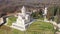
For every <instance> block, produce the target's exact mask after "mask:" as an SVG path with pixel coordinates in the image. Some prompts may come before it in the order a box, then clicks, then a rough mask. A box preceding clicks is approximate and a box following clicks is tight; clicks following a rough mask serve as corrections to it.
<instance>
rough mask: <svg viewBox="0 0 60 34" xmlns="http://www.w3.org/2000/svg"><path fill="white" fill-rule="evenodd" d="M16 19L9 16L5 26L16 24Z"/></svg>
mask: <svg viewBox="0 0 60 34" xmlns="http://www.w3.org/2000/svg"><path fill="white" fill-rule="evenodd" d="M16 19H17V17H14V16H11V17H9V18H8V23H7V25H9V26H11V25H12V23H14V22H16Z"/></svg>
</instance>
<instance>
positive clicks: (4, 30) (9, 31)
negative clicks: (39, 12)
mask: <svg viewBox="0 0 60 34" xmlns="http://www.w3.org/2000/svg"><path fill="white" fill-rule="evenodd" d="M10 24H11V23H10ZM0 34H54V28H53V25H52V24H50V23H46V22H41V21H35V22H34V23H32V24H31V25H30V26H29V27H28V29H27V30H26V31H24V32H22V31H19V30H17V29H13V28H10V27H8V26H6V25H3V26H2V27H0Z"/></svg>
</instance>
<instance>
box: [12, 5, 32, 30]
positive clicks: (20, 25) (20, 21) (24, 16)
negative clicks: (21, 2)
mask: <svg viewBox="0 0 60 34" xmlns="http://www.w3.org/2000/svg"><path fill="white" fill-rule="evenodd" d="M30 20H31V18H30V15H29V13H28V12H27V11H26V8H25V7H24V6H23V7H22V9H21V13H18V18H17V20H16V22H15V23H12V26H11V27H13V28H15V29H18V30H21V31H25V30H26V29H27V27H28V26H29V24H31V22H30Z"/></svg>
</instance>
